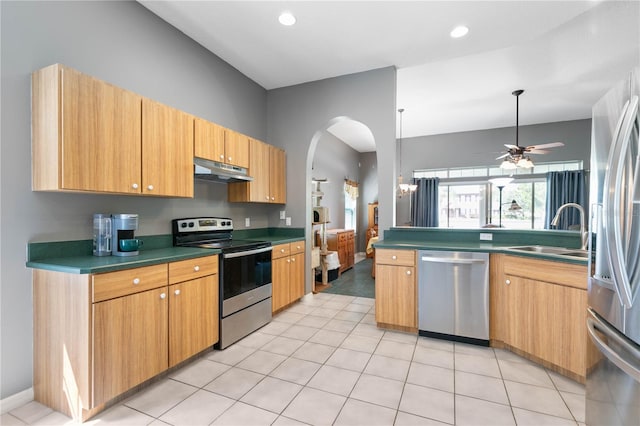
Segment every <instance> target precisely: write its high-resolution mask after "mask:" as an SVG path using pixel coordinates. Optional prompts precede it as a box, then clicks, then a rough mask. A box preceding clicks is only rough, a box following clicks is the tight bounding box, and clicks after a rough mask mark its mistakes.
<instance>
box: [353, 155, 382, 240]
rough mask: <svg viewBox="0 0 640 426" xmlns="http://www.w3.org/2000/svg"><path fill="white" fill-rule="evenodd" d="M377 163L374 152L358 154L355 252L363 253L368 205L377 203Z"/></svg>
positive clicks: (367, 225) (367, 224)
mask: <svg viewBox="0 0 640 426" xmlns="http://www.w3.org/2000/svg"><path fill="white" fill-rule="evenodd" d="M377 165H378V162H377V160H376V153H375V152H363V153H361V154H360V198H359V202H360V205H359V206H358V208H359V209H360V214H359V215H358V216H359V217H360V218H359V223H358V226H360V229H361V230H362V232H360V235H358V248H357V251H365V250H366V249H367V246H366V234H365V232H366V230H367V228H368V227H369V226H370V224H369V223H368V221H369V216H368V215H369V213H368V209H369V203H375V202H376V201H378V167H377Z"/></svg>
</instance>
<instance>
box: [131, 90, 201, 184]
mask: <svg viewBox="0 0 640 426" xmlns="http://www.w3.org/2000/svg"><path fill="white" fill-rule="evenodd" d="M142 192H143V193H144V194H147V195H159V196H160V195H162V196H173V197H193V116H190V115H189V114H186V113H184V112H182V111H180V110H177V109H175V108H171V107H168V106H166V105H163V104H161V103H158V102H155V101H152V100H150V99H146V98H143V100H142Z"/></svg>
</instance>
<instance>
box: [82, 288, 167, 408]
mask: <svg viewBox="0 0 640 426" xmlns="http://www.w3.org/2000/svg"><path fill="white" fill-rule="evenodd" d="M167 302H168V299H167V287H162V288H159V289H154V290H149V291H144V292H141V293H136V294H132V295H130V296H125V297H119V298H117V299H111V300H107V301H105V302H100V303H94V304H93V404H92V406H93V407H95V406H98V405H100V404H103V403H105V402H107V401H109V400H110V399H112V398H114V397H116V396H118V395H120V394H121V393H123V392H125V391H127V390H129V389H131V388H132V387H134V386H136V385H138V384H140V383H142V382H144V381H145V380H147V379H150V378H151V377H153V376H155V375H157V374H159V373H161V372H162V371H164V370H166V369H167V362H168V344H167V337H168V329H167V327H168V324H169V322H168V303H167Z"/></svg>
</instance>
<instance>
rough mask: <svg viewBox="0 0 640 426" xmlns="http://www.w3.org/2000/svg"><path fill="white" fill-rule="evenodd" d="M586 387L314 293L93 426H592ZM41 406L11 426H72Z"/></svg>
mask: <svg viewBox="0 0 640 426" xmlns="http://www.w3.org/2000/svg"><path fill="white" fill-rule="evenodd" d="M584 411H585V410H584V387H583V386H582V385H580V384H577V383H575V382H573V381H571V380H569V379H566V378H564V377H562V376H559V375H557V374H555V373H553V372H551V371H548V370H546V369H544V368H542V367H540V366H537V365H535V364H533V363H531V362H529V361H527V360H524V359H522V358H520V357H518V356H516V355H514V354H512V353H510V352H508V351H504V350H499V349H491V348H482V347H477V346H471V345H465V344H459V343H455V344H454V343H452V342H446V341H441V340H434V339H428V338H423V337H417V336H415V335H409V334H404V333H399V332H392V331H384V330H380V329H378V328H377V327H376V326H375V319H374V306H373V299H366V298H357V297H351V296H342V295H331V294H316V295H307V296H305V297H304V298H303V300H302V301H301V302H300V303H297V304H296V305H294V306H292V307H290V308H289V309H287V310H286V311H285V312H282V313H280V314H279V315H277V316H276V317H274V319H273V321H272V322H271V323H270V324H268V325H266V326H265V327H263V328H262V329H260V330H258V331H256V332H255V333H253V334H252V335H250V336H248V337H246V338H245V339H243V340H242V341H240V342H238V343H236V344H235V345H232V346H231V347H229V348H227V349H226V350H224V351H213V352H211V353H209V354H207V355H205V356H204V357H202V358H200V359H198V360H195V361H194V362H192V363H190V364H189V365H187V366H186V367H184V368H182V369H181V370H179V371H176V372H175V373H173V374H171V375H170V377H168V378H166V379H164V380H162V381H159V382H158V383H156V384H154V385H153V386H151V387H148V388H146V389H144V390H142V391H140V392H139V393H137V394H135V395H133V396H132V397H131V398H129V399H128V400H126V401H124V402H123V403H121V404H120V405H117V406H115V407H112V408H110V409H109V410H107V411H105V412H103V413H100V414H99V415H98V416H96V417H95V418H94V419H92V420H90V421H89V422H87V423H86V424H90V425H166V424H169V425H189V426H192V425H237V426H240V425H300V424H309V425H437V424H456V425H515V424H518V425H536V426H537V425H574V426H575V425H581V424H583V423H584ZM70 423H72V420H71V419H69V418H68V417H66V416H64V415H62V414H60V413H57V412H54V411H52V410H50V409H48V408H47V407H44V406H42V405H41V404H39V403H37V402H31V403H28V404H26V405H25V406H23V407H20V408H18V409H15V410H13V411H11V412H10V413H6V414H4V415H2V418H1V424H2V425H23V424H31V425H65V424H70Z"/></svg>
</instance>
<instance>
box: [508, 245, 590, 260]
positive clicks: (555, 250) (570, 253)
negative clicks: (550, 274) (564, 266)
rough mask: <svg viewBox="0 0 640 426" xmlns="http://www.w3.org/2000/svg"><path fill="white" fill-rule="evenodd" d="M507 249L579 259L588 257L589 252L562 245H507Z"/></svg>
mask: <svg viewBox="0 0 640 426" xmlns="http://www.w3.org/2000/svg"><path fill="white" fill-rule="evenodd" d="M509 250H514V251H523V252H528V253H539V254H555V255H558V256H567V257H576V258H580V259H588V258H589V252H588V251H587V250H579V249H570V248H564V247H551V246H518V247H509Z"/></svg>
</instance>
